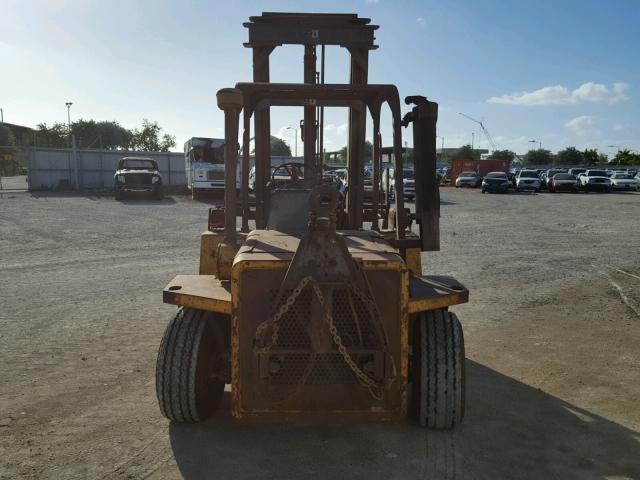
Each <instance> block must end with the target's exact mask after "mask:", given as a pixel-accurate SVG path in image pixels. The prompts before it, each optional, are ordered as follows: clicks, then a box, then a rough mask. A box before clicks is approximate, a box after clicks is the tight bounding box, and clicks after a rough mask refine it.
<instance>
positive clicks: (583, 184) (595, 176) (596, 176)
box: [580, 170, 611, 192]
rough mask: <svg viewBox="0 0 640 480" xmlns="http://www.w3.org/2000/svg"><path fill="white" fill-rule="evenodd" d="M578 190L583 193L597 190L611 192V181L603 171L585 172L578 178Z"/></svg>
mask: <svg viewBox="0 0 640 480" xmlns="http://www.w3.org/2000/svg"><path fill="white" fill-rule="evenodd" d="M580 189H581V190H584V191H585V192H591V191H595V190H599V191H601V192H610V191H611V180H610V179H609V177H607V172H605V171H604V170H587V171H586V172H584V173H583V174H582V176H581V177H580Z"/></svg>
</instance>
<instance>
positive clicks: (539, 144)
mask: <svg viewBox="0 0 640 480" xmlns="http://www.w3.org/2000/svg"><path fill="white" fill-rule="evenodd" d="M536 142H538V149H540V150H542V142H541V141H538V140H529V143H533V144H534V145H535V143H536Z"/></svg>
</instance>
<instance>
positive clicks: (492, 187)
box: [482, 172, 511, 193]
mask: <svg viewBox="0 0 640 480" xmlns="http://www.w3.org/2000/svg"><path fill="white" fill-rule="evenodd" d="M510 185H511V183H510V182H509V177H508V176H507V174H506V173H504V172H489V173H487V174H486V175H485V177H484V178H483V179H482V193H484V192H503V193H508V192H509V186H510Z"/></svg>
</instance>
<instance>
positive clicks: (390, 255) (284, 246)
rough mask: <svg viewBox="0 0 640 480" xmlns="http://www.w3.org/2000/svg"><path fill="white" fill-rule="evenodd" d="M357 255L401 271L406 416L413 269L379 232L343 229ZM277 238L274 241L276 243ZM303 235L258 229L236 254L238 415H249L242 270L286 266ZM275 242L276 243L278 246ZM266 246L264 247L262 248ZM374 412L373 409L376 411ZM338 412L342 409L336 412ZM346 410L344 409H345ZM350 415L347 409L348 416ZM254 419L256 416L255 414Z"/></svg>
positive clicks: (234, 398) (234, 409) (367, 265)
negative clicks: (243, 377) (243, 372)
mask: <svg viewBox="0 0 640 480" xmlns="http://www.w3.org/2000/svg"><path fill="white" fill-rule="evenodd" d="M339 233H340V234H341V235H344V236H345V242H346V244H347V246H348V249H349V253H351V256H352V257H353V259H354V260H355V261H356V263H358V264H359V265H360V267H361V268H363V269H364V270H365V271H367V270H389V271H395V272H400V273H401V275H400V276H401V282H402V285H401V288H400V292H401V293H400V325H399V327H400V339H401V340H400V375H399V378H398V381H399V382H400V384H401V392H400V395H401V407H400V408H401V410H400V412H398V415H399V417H403V416H406V414H407V410H408V402H409V396H408V375H409V312H410V309H409V301H410V299H409V279H410V272H409V270H408V269H407V267H406V264H405V263H404V261H403V260H402V258H401V257H400V256H399V255H398V254H397V253H396V251H395V250H394V249H393V248H392V247H391V246H389V245H388V244H387V243H386V242H385V241H384V240H383V239H382V237H381V236H380V235H379V234H377V233H376V232H357V233H356V232H339ZM272 242H273V243H272ZM298 243H299V238H296V237H294V236H291V235H287V234H283V233H280V232H277V231H255V232H251V233H250V234H249V235H248V237H247V242H246V244H245V245H244V246H243V247H242V248H241V249H240V251H239V252H238V255H237V256H236V258H235V260H234V263H233V268H232V272H231V299H232V306H231V312H232V313H231V413H232V415H233V417H234V418H236V419H238V420H241V419H245V417H246V415H245V414H244V412H243V410H242V391H241V388H240V372H239V364H240V339H239V328H240V325H239V319H240V318H241V316H242V313H241V309H242V302H246V301H250V300H247V299H242V300H241V299H240V291H241V285H240V282H241V279H242V273H243V272H244V271H245V270H249V269H273V270H276V269H286V268H288V267H289V264H290V262H291V260H292V258H293V254H294V253H295V251H296V248H297V247H298ZM274 245H275V246H276V247H275V248H273V247H274ZM260 247H262V248H260ZM372 412H373V411H372ZM334 413H335V414H336V415H337V416H339V415H340V413H341V412H334ZM343 413H344V412H343ZM347 417H349V415H348V414H346V413H345V418H347ZM251 420H254V418H253V416H251Z"/></svg>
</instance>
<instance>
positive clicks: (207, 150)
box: [184, 137, 224, 199]
mask: <svg viewBox="0 0 640 480" xmlns="http://www.w3.org/2000/svg"><path fill="white" fill-rule="evenodd" d="M223 145H224V139H220V138H203V137H193V138H190V139H189V140H187V142H186V143H185V144H184V169H185V175H186V177H187V188H188V189H189V190H191V197H192V198H193V199H197V198H199V197H201V196H203V194H205V193H214V192H220V193H222V192H224V149H223Z"/></svg>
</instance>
